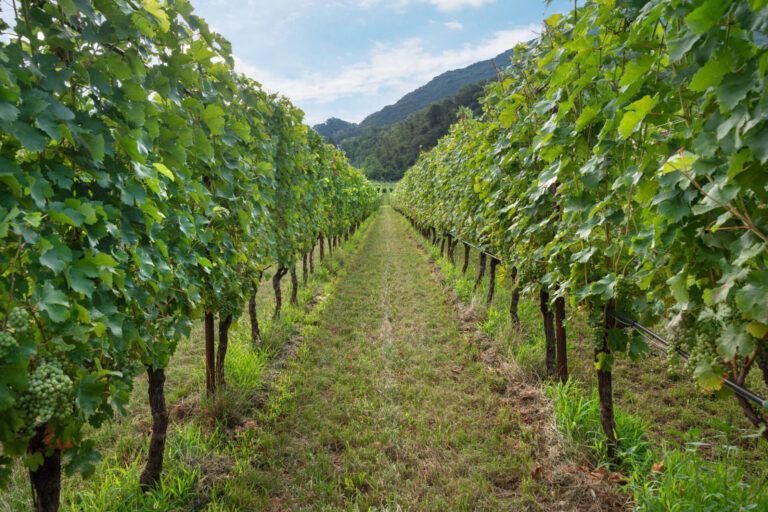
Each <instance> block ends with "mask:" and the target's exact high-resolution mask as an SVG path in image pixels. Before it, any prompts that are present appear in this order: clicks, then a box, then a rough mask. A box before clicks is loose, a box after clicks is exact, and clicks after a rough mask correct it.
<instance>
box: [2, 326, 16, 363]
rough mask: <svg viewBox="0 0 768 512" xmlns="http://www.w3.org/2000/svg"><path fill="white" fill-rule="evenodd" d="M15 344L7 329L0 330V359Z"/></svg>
mask: <svg viewBox="0 0 768 512" xmlns="http://www.w3.org/2000/svg"><path fill="white" fill-rule="evenodd" d="M14 346H16V338H15V337H14V336H13V334H11V333H10V332H8V331H3V332H0V359H2V358H4V357H5V356H6V355H8V352H10V351H11V349H12V348H13V347H14Z"/></svg>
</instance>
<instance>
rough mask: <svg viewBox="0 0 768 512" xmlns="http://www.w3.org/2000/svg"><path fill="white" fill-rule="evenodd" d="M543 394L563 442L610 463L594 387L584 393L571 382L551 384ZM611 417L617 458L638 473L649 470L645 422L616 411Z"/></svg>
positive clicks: (649, 461)
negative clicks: (616, 440)
mask: <svg viewBox="0 0 768 512" xmlns="http://www.w3.org/2000/svg"><path fill="white" fill-rule="evenodd" d="M546 391H547V394H548V395H549V397H550V398H551V399H552V403H553V405H554V411H555V420H556V423H557V427H558V429H559V430H560V432H561V433H562V434H563V435H564V436H565V437H566V439H568V440H569V441H571V442H572V443H573V444H574V445H575V446H577V447H578V446H587V447H589V448H590V449H591V453H592V457H593V459H594V460H596V461H598V462H603V463H606V464H610V463H611V462H610V461H608V459H607V457H606V453H607V444H606V437H605V433H604V432H603V427H602V424H601V423H600V399H599V397H598V393H597V388H592V390H591V393H590V394H585V392H584V391H583V390H582V389H581V388H580V387H579V386H578V385H577V384H576V383H575V382H574V381H568V382H567V383H565V384H562V383H559V382H556V383H550V384H548V385H547V386H546ZM614 414H615V418H616V435H617V438H618V444H619V448H618V450H617V455H618V457H619V459H620V460H621V461H622V462H623V463H624V464H626V465H629V466H631V467H632V468H637V470H639V471H644V472H648V471H650V469H651V465H652V464H653V460H652V459H653V457H652V454H651V450H650V444H649V443H648V441H647V440H646V438H645V432H646V431H647V430H648V428H649V425H648V422H646V421H643V420H642V419H640V418H639V417H638V416H636V415H633V414H627V413H625V412H623V411H622V410H620V409H615V410H614Z"/></svg>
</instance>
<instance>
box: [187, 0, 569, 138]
mask: <svg viewBox="0 0 768 512" xmlns="http://www.w3.org/2000/svg"><path fill="white" fill-rule="evenodd" d="M192 3H193V5H194V6H195V10H196V12H197V14H198V15H200V16H202V17H203V18H205V19H206V20H207V21H208V23H209V24H210V25H211V27H212V28H213V29H214V30H216V31H217V32H219V33H221V34H223V35H224V36H225V37H226V38H227V39H229V40H230V41H231V42H232V45H233V53H234V55H235V58H236V62H237V67H238V69H239V71H241V72H244V73H246V74H247V75H249V76H251V77H252V78H254V79H256V80H258V81H259V82H261V83H262V84H263V86H264V87H265V89H267V90H269V91H270V92H280V93H282V94H284V95H286V96H287V97H289V98H290V99H291V100H292V101H293V103H294V104H296V105H298V106H299V107H300V108H301V109H302V110H304V111H305V113H306V116H307V119H306V120H307V122H308V123H310V124H315V123H319V122H322V121H324V120H325V119H326V118H328V117H331V116H334V117H340V118H342V119H345V120H347V121H353V122H359V121H361V120H362V119H363V118H364V117H365V116H366V115H368V114H370V113H372V112H375V111H377V110H379V109H380V108H381V107H383V106H385V105H389V104H391V103H394V102H395V101H397V100H398V99H399V98H400V97H401V96H403V95H404V94H405V93H407V92H409V91H411V90H413V89H415V88H416V87H419V86H420V85H423V84H425V83H426V82H428V81H429V80H430V79H431V78H432V77H434V76H436V75H439V74H440V73H442V72H444V71H448V70H450V69H456V68H461V67H464V66H467V65H469V64H472V63H473V62H477V61H479V60H484V59H488V58H491V57H494V56H496V55H498V54H499V53H501V52H502V51H504V50H507V49H508V48H511V47H513V46H514V45H515V44H516V43H517V42H519V41H525V40H529V39H530V38H531V37H533V35H534V34H535V33H537V32H538V31H539V27H540V26H541V24H542V21H543V20H544V19H545V18H546V17H548V16H549V15H551V14H552V13H554V12H563V11H566V10H568V9H569V5H570V6H572V5H573V4H572V2H571V3H570V4H569V2H565V1H562V0H555V1H554V2H552V4H551V5H550V6H549V7H547V6H546V5H545V3H544V2H543V1H542V0H527V1H526V0H358V1H352V0H325V1H318V0H277V1H275V0H192Z"/></svg>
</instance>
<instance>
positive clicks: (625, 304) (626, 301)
mask: <svg viewBox="0 0 768 512" xmlns="http://www.w3.org/2000/svg"><path fill="white" fill-rule="evenodd" d="M641 293H642V292H641V290H640V287H639V286H637V284H636V283H635V282H634V281H632V280H631V279H629V278H628V277H627V276H625V275H623V274H622V275H620V276H618V277H617V278H616V286H615V287H614V294H613V296H614V297H615V302H616V307H617V308H618V309H620V310H623V311H627V312H628V311H630V310H631V309H632V301H633V300H634V299H635V297H638V296H639V295H641Z"/></svg>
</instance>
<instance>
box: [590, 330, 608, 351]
mask: <svg viewBox="0 0 768 512" xmlns="http://www.w3.org/2000/svg"><path fill="white" fill-rule="evenodd" d="M606 332H607V331H606V329H605V326H603V325H592V326H590V328H589V334H590V337H591V338H592V343H594V345H595V350H602V349H603V347H604V346H605V334H606Z"/></svg>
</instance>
